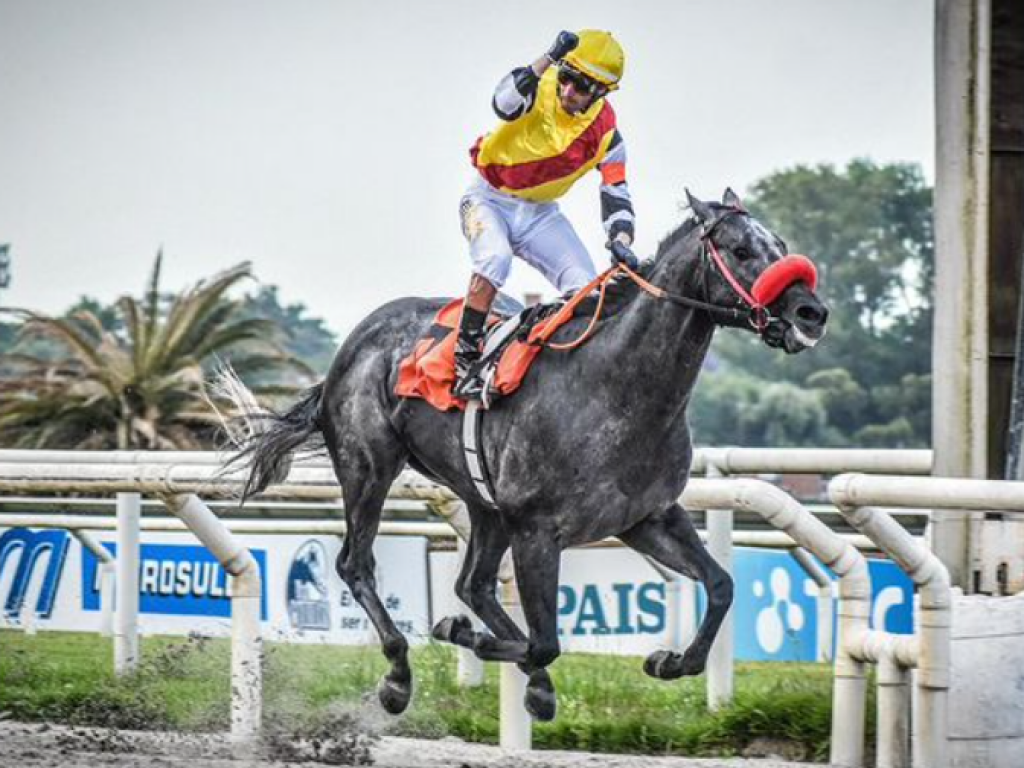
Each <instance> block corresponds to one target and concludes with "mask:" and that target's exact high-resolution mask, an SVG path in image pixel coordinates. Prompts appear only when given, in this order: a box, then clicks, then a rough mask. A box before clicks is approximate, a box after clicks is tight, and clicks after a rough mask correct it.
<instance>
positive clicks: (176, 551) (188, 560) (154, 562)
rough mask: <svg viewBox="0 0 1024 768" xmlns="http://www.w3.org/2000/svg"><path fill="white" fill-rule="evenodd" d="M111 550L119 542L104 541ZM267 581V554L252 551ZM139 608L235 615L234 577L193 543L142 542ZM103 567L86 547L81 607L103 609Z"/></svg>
mask: <svg viewBox="0 0 1024 768" xmlns="http://www.w3.org/2000/svg"><path fill="white" fill-rule="evenodd" d="M103 546H104V547H105V548H106V549H107V550H109V551H110V553H111V554H113V555H115V556H116V555H117V545H116V544H114V543H112V542H103ZM250 551H251V552H252V556H253V558H254V559H255V560H256V564H257V565H258V566H259V569H260V578H261V579H263V583H264V584H266V583H267V554H266V551H265V550H262V549H251V550H250ZM139 560H140V562H139V612H140V613H145V614H157V615H166V616H213V617H228V616H230V615H231V589H230V579H229V578H228V575H227V573H226V572H225V571H224V569H223V568H221V566H220V563H218V562H217V560H216V558H215V557H214V556H213V555H212V554H211V553H210V552H209V550H207V549H206V548H205V547H202V546H199V545H192V544H143V545H142V547H141V551H140V557H139ZM99 586H100V582H99V568H98V567H97V561H96V557H95V555H93V554H92V553H91V552H89V551H88V550H84V549H83V551H82V608H83V609H84V610H86V611H98V610H99V608H100V592H99ZM260 617H261V618H262V619H263V620H264V621H266V619H267V590H266V589H264V590H263V597H262V599H261V601H260Z"/></svg>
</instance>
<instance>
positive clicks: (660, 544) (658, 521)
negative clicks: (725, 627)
mask: <svg viewBox="0 0 1024 768" xmlns="http://www.w3.org/2000/svg"><path fill="white" fill-rule="evenodd" d="M619 538H620V539H622V541H623V542H625V543H626V544H627V545H629V546H630V547H632V548H633V549H635V550H636V551H637V552H640V553H641V554H644V555H648V556H650V557H652V558H654V559H655V560H657V561H658V562H659V563H661V564H662V565H664V566H665V567H666V568H669V569H671V570H673V571H676V572H677V573H681V574H684V575H685V576H689V577H690V578H692V579H695V580H699V581H700V582H701V583H702V584H703V585H704V589H705V591H706V592H707V596H708V607H707V612H706V613H705V615H704V620H703V621H702V622H701V624H700V627H699V628H698V629H697V634H696V635H695V636H694V638H693V642H692V643H690V647H689V648H687V649H686V651H685V652H684V653H676V652H674V651H666V650H660V651H655V652H654V653H652V654H651V655H650V656H648V657H647V660H646V662H645V663H644V671H645V672H646V673H647V674H649V675H651V676H652V677H658V678H661V679H662V680H672V679H674V678H677V677H683V676H684V675H699V674H700V673H701V672H703V671H704V667H705V666H706V665H707V660H708V653H710V651H711V645H712V643H714V641H715V636H716V635H717V634H718V629H719V627H720V626H721V625H722V621H723V620H724V619H725V615H726V614H727V613H728V612H729V607H730V606H731V605H732V578H731V577H730V576H729V574H728V573H726V572H725V570H724V569H723V568H722V567H721V566H720V565H719V564H718V563H717V562H715V559H714V558H713V557H711V554H710V553H709V552H708V550H707V548H706V547H705V546H704V543H703V542H702V541H701V540H700V537H699V536H698V535H697V530H696V528H694V526H693V522H692V521H691V520H690V515H689V514H688V513H687V512H686V510H685V509H683V508H682V507H681V506H680V505H678V504H673V505H672V506H671V507H669V508H668V509H666V510H664V511H663V512H658V513H655V514H653V515H651V516H650V517H648V518H647V519H646V520H644V521H643V522H641V523H639V524H638V525H636V526H634V527H633V528H631V529H629V530H628V531H626V532H624V533H622V534H620V535H619Z"/></svg>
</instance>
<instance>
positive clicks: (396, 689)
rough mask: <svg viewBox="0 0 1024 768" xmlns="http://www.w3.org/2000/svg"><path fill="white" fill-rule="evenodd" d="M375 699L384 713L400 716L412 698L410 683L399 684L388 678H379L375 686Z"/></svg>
mask: <svg viewBox="0 0 1024 768" xmlns="http://www.w3.org/2000/svg"><path fill="white" fill-rule="evenodd" d="M377 698H379V699H380V705H381V706H382V707H384V711H385V712H387V713H388V714H391V715H400V714H402V713H403V712H405V708H406V707H408V706H409V699H410V698H412V681H411V680H409V681H406V682H399V681H397V680H392V679H391V678H389V677H383V678H381V681H380V683H379V684H378V686H377Z"/></svg>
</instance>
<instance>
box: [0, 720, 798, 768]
mask: <svg viewBox="0 0 1024 768" xmlns="http://www.w3.org/2000/svg"><path fill="white" fill-rule="evenodd" d="M344 749H345V750H347V751H340V752H339V751H335V753H334V754H333V755H332V757H333V758H334V759H332V760H331V763H332V764H334V765H339V764H353V762H352V761H355V764H364V765H366V764H369V761H372V764H373V765H376V766H378V767H379V768H520V766H523V767H524V768H548V767H549V766H550V768H568V767H569V766H574V767H575V766H580V767H582V768H812V766H811V765H810V764H809V763H790V762H785V761H779V760H742V759H730V760H723V759H709V760H690V759H684V758H670V757H662V758H655V757H647V756H632V755H617V756H611V755H593V754H586V753H581V752H529V753H510V752H505V751H503V750H501V749H498V748H497V747H486V746H481V745H478V744H466V743H464V742H461V741H458V740H454V739H444V740H441V741H422V740H418V739H398V738H383V739H380V740H379V741H377V742H376V743H373V744H369V743H367V744H355V745H353V744H348V745H346V746H345V747H344ZM326 753H330V750H329V749H328V750H327V752H321V754H326ZM342 756H347V757H348V760H349V762H346V763H339V762H337V760H338V759H344V758H342ZM291 765H302V766H305V767H306V768H314V766H320V765H327V763H320V762H310V761H302V762H293V761H290V760H288V759H279V758H276V757H274V756H268V755H266V754H263V755H254V756H252V757H233V756H232V753H231V749H230V747H229V745H228V744H227V742H226V740H225V739H224V738H222V737H218V736H195V735H183V734H159V733H150V732H137V731H114V730H105V729H97V728H68V727H64V726H47V725H37V724H32V725H23V724H18V723H10V722H7V723H2V722H0V766H3V767H4V768H8V766H9V767H10V768H15V767H17V768H186V767H187V768H243V767H244V768H272V767H273V768H283V767H284V766H291Z"/></svg>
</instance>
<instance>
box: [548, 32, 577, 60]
mask: <svg viewBox="0 0 1024 768" xmlns="http://www.w3.org/2000/svg"><path fill="white" fill-rule="evenodd" d="M579 44H580V39H579V37H578V36H577V35H575V34H573V33H572V32H567V31H566V30H564V29H563V30H562V31H561V32H559V33H558V37H556V38H555V42H554V43H552V44H551V47H550V48H548V52H547V53H546V54H545V56H547V57H548V61H550V62H551V63H552V64H557V63H558V62H560V61H561V60H562V59H564V58H565V57H566V54H568V53H570V52H571V51H574V50H575V49H576V46H578V45H579Z"/></svg>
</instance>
